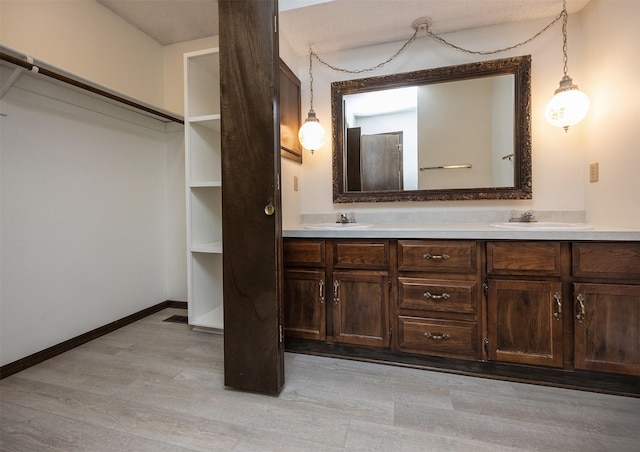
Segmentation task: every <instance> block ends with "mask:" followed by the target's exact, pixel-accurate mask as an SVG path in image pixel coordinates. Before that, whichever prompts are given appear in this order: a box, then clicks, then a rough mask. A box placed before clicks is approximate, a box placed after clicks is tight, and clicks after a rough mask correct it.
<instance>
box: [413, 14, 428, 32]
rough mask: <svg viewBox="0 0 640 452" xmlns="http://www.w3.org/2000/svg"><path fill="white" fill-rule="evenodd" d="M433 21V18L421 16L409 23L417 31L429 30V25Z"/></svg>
mask: <svg viewBox="0 0 640 452" xmlns="http://www.w3.org/2000/svg"><path fill="white" fill-rule="evenodd" d="M432 23H433V20H431V18H430V17H421V18H420V19H416V20H414V21H413V23H412V24H411V27H412V28H413V29H414V30H415V31H416V32H417V31H429V27H431V24H432Z"/></svg>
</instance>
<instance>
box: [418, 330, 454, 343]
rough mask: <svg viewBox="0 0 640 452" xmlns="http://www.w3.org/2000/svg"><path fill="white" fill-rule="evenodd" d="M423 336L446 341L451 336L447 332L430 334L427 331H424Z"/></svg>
mask: <svg viewBox="0 0 640 452" xmlns="http://www.w3.org/2000/svg"><path fill="white" fill-rule="evenodd" d="M424 337H426V338H427V339H433V340H434V341H446V340H447V339H449V338H451V336H449V334H447V333H442V334H431V333H430V332H428V331H427V332H426V333H424Z"/></svg>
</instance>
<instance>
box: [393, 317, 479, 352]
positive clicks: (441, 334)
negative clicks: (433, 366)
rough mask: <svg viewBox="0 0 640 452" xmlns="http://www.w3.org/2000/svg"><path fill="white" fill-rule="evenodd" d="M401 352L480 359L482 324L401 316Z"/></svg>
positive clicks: (399, 342)
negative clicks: (479, 338)
mask: <svg viewBox="0 0 640 452" xmlns="http://www.w3.org/2000/svg"><path fill="white" fill-rule="evenodd" d="M398 327H399V332H398V334H399V337H398V349H399V350H400V351H405V352H411V353H422V354H427V355H443V356H459V357H465V358H478V357H479V356H480V347H479V340H478V325H477V324H476V323H474V322H461V321H450V320H436V319H424V318H419V317H406V316H400V317H398Z"/></svg>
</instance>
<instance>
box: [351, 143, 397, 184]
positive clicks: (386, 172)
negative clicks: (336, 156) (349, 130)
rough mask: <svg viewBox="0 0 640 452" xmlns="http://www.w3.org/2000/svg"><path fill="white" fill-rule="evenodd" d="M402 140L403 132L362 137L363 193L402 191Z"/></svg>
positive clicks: (361, 170)
mask: <svg viewBox="0 0 640 452" xmlns="http://www.w3.org/2000/svg"><path fill="white" fill-rule="evenodd" d="M401 138H402V133H401V132H400V133H381V134H376V135H363V136H362V139H361V142H360V174H361V179H362V191H385V190H402V185H403V184H402V143H401Z"/></svg>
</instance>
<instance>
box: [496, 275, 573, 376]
mask: <svg viewBox="0 0 640 452" xmlns="http://www.w3.org/2000/svg"><path fill="white" fill-rule="evenodd" d="M561 294H562V284H561V283H559V282H549V281H514V280H489V299H488V306H487V312H488V324H487V331H488V339H489V344H488V356H489V359H491V360H496V361H503V362H509V363H519V364H533V365H540V366H551V367H562V365H563V353H562V343H563V341H562V331H563V327H562V315H563V314H562V301H563V300H562V298H561Z"/></svg>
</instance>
